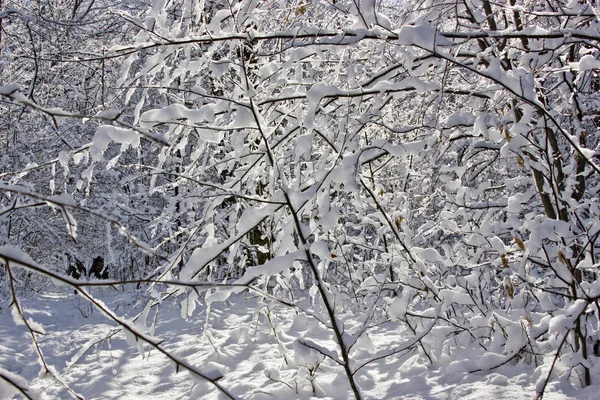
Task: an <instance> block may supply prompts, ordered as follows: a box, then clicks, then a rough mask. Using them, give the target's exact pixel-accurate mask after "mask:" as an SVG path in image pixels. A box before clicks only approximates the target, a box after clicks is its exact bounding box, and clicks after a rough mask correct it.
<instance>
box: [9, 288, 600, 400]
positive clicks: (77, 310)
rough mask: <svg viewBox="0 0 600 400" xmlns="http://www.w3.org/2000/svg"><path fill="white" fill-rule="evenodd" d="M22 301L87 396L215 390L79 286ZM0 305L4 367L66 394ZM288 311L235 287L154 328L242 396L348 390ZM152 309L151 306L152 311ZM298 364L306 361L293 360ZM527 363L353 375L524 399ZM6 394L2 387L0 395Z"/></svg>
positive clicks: (464, 394) (455, 395)
mask: <svg viewBox="0 0 600 400" xmlns="http://www.w3.org/2000/svg"><path fill="white" fill-rule="evenodd" d="M100 290H101V289H98V292H95V293H94V294H95V295H96V296H99V297H100V298H101V299H103V301H104V302H105V303H106V304H107V305H108V306H110V307H111V308H112V309H113V310H114V309H116V310H117V313H118V314H119V315H125V313H126V312H127V310H130V309H131V308H132V307H134V308H136V309H138V310H139V309H140V307H139V305H138V306H136V297H138V298H139V297H140V296H141V295H140V294H137V293H130V294H124V293H122V292H116V291H114V290H112V291H108V290H106V289H102V290H104V291H103V292H100ZM22 304H23V305H24V306H25V308H26V310H27V314H28V316H30V317H31V318H32V319H33V320H35V321H37V322H38V323H40V324H42V326H43V327H44V329H45V331H46V334H45V335H43V336H41V337H40V339H39V342H40V346H41V348H42V351H43V352H44V354H45V356H46V359H47V362H48V363H49V364H52V365H54V366H55V368H56V371H57V372H58V374H59V375H60V376H61V377H62V379H63V380H64V382H66V383H68V384H69V385H70V386H71V387H72V388H73V390H74V391H75V392H77V393H79V394H81V395H82V396H83V397H85V398H86V399H169V400H173V399H188V398H192V399H200V398H201V399H217V398H221V397H219V394H218V393H217V392H216V391H215V390H214V387H212V386H211V385H209V384H206V383H204V382H199V381H198V380H195V379H193V378H192V377H191V376H190V374H189V373H188V372H181V371H180V372H179V373H176V371H175V368H174V366H173V364H172V363H170V362H168V361H167V359H166V358H165V357H164V356H161V355H159V354H157V352H156V351H152V350H150V351H148V349H147V348H144V349H143V355H142V354H141V353H140V352H139V351H138V349H137V348H136V347H135V346H130V345H129V344H128V342H127V340H126V339H125V337H124V335H122V334H121V333H120V332H119V331H118V329H116V328H115V326H114V324H112V323H110V322H109V321H107V320H106V319H105V318H104V317H103V316H102V315H101V314H100V313H99V312H98V311H96V310H94V311H93V312H92V311H91V310H90V307H89V305H87V304H85V303H84V302H83V300H82V299H81V298H80V297H79V296H78V295H76V294H54V295H50V294H47V295H42V296H39V297H37V298H35V299H33V298H32V299H24V300H22ZM0 306H1V307H2V308H1V310H0V368H4V369H5V370H8V371H10V372H12V373H15V374H18V375H20V376H22V377H24V378H26V379H28V380H29V382H30V385H31V388H32V389H33V390H34V391H35V392H36V393H37V394H38V395H39V398H41V399H65V398H70V395H69V394H68V392H67V391H66V389H65V388H64V387H62V386H61V385H58V384H57V383H56V382H54V381H53V380H52V379H50V378H44V377H43V376H40V370H41V369H40V365H39V362H38V360H37V357H36V355H35V353H34V350H33V347H32V346H31V339H30V337H29V336H28V333H27V331H26V329H25V327H24V326H17V325H15V323H14V321H13V318H12V316H11V314H10V312H9V310H7V306H8V304H7V302H6V301H3V302H2V303H1V304H0ZM225 308H226V309H225ZM257 309H260V310H261V311H260V312H258V313H257V312H256V310H257ZM125 316H126V315H125ZM293 316H294V311H293V310H290V309H277V310H272V309H271V310H269V309H267V308H266V307H262V308H261V306H260V305H257V301H256V300H255V299H248V298H244V297H243V296H240V297H237V298H233V297H232V298H230V300H229V302H226V303H221V304H213V308H212V309H211V311H210V313H209V314H208V319H207V310H206V308H200V307H199V309H197V310H196V312H195V313H194V315H193V316H192V317H190V318H189V319H188V320H184V319H182V318H181V311H180V308H179V305H177V304H176V302H175V301H171V302H165V303H163V304H162V305H161V307H160V310H159V314H158V319H157V326H156V330H155V332H153V335H154V336H157V337H160V338H161V339H164V340H165V348H167V349H169V350H171V351H172V352H173V353H174V354H176V355H177V356H179V357H181V358H184V359H185V360H187V361H188V362H190V363H191V364H193V365H195V366H197V367H199V368H200V370H202V371H203V372H205V373H209V372H210V373H220V374H223V375H224V377H223V379H221V380H220V381H219V383H221V384H222V385H223V386H224V387H226V388H227V389H228V390H229V391H230V393H232V394H233V395H235V396H237V397H239V398H244V399H293V398H310V397H316V398H332V399H347V398H349V396H350V393H349V392H348V388H347V387H346V386H347V385H346V383H345V380H344V376H343V373H342V370H341V368H340V367H338V366H335V365H330V364H328V363H327V362H323V363H321V364H320V365H319V367H318V368H317V369H316V372H315V371H314V368H313V370H310V368H309V367H310V365H311V363H312V365H314V362H315V360H311V359H310V358H311V355H310V354H308V353H307V354H305V355H302V352H296V353H295V354H294V351H292V350H291V349H293V348H294V346H295V344H294V342H295V339H296V338H298V337H301V336H303V332H308V331H310V332H311V333H312V334H313V335H312V336H313V337H314V332H315V331H316V330H317V329H319V328H318V326H317V325H315V324H313V323H311V322H310V321H308V320H304V321H303V320H302V319H296V321H295V323H292V319H293ZM153 317H154V315H153V313H151V315H150V317H149V320H151V319H152V318H153ZM277 339H278V340H277ZM325 343H326V342H325ZM296 345H297V344H296ZM365 345H368V344H365ZM317 361H318V360H317ZM303 364H304V365H307V366H309V367H307V368H304V367H300V368H298V366H299V365H303ZM531 371H532V368H531V367H530V366H527V365H517V366H507V367H505V368H504V369H499V370H497V371H495V372H494V373H490V374H459V373H453V374H443V373H442V372H441V371H440V370H435V369H431V368H429V367H427V366H426V365H423V364H422V362H420V361H419V360H418V359H417V358H416V357H404V358H402V357H399V358H396V359H394V358H388V359H386V360H385V361H382V362H378V363H373V364H371V365H370V366H369V367H367V368H364V369H363V370H361V372H360V373H359V374H358V377H357V381H358V382H359V385H360V386H361V389H362V390H363V393H364V395H365V398H369V399H423V400H425V399H440V400H478V399H494V400H503V399H506V400H509V399H510V400H525V399H527V400H529V399H532V398H533V397H534V396H535V392H534V389H533V386H532V384H531V379H530V378H531V376H530V374H531ZM559 389H561V388H557V387H555V386H551V391H550V392H549V393H548V394H547V395H546V396H545V399H549V400H563V399H570V398H578V399H586V400H592V399H595V398H597V397H596V394H597V393H595V392H597V390H595V389H597V386H596V387H591V388H588V389H587V390H582V391H577V392H574V391H571V392H567V394H564V392H563V391H561V390H559ZM562 389H563V390H567V389H566V388H564V387H563V388H562ZM0 390H1V389H0ZM5 398H7V395H6V393H5V394H4V395H3V393H1V392H0V399H5Z"/></svg>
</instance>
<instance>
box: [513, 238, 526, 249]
mask: <svg viewBox="0 0 600 400" xmlns="http://www.w3.org/2000/svg"><path fill="white" fill-rule="evenodd" d="M515 243H516V244H517V246H519V248H520V249H521V250H523V251H525V245H524V244H523V241H522V240H521V239H519V238H518V237H516V236H515Z"/></svg>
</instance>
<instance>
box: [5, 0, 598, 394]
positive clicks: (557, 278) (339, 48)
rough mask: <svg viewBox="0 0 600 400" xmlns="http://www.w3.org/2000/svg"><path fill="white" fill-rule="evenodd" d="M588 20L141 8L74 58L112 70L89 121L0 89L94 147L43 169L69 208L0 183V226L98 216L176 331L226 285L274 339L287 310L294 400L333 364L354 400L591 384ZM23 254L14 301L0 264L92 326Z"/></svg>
mask: <svg viewBox="0 0 600 400" xmlns="http://www.w3.org/2000/svg"><path fill="white" fill-rule="evenodd" d="M599 12H600V7H599V6H598V5H596V3H595V2H594V1H588V2H584V1H569V2H566V1H545V2H540V1H517V0H506V1H496V2H490V1H488V0H477V1H476V0H464V1H448V2H439V1H403V2H401V3H398V2H388V1H383V2H373V1H368V0H365V1H346V0H337V1H332V2H327V1H323V2H311V3H308V2H301V1H269V0H266V1H260V2H259V1H253V0H244V1H230V2H227V1H224V0H223V1H209V2H205V1H195V0H186V1H167V0H162V1H158V0H157V1H153V2H152V4H150V5H149V6H148V9H147V10H142V11H138V10H134V11H131V12H129V13H127V12H124V11H121V12H120V18H121V19H122V20H124V21H126V22H127V26H129V27H130V29H135V31H136V35H135V36H134V37H133V36H132V37H131V38H130V42H129V43H128V42H123V41H121V44H114V45H113V43H114V42H111V43H110V46H106V47H105V50H103V54H102V56H100V57H97V56H83V57H82V59H81V62H84V61H85V62H95V61H96V60H99V61H96V62H113V61H114V60H118V62H119V63H120V64H122V70H121V71H120V74H119V76H118V78H117V77H115V80H114V81H111V82H110V84H107V85H106V93H105V92H104V91H103V92H102V93H105V94H103V96H107V98H109V99H111V100H110V102H105V101H102V102H101V103H102V104H100V103H98V102H96V103H94V104H95V108H94V112H98V111H99V112H98V113H97V114H92V113H87V112H84V111H82V109H83V108H82V109H80V108H70V107H67V106H65V105H59V106H60V107H61V109H60V110H59V109H57V108H55V106H53V107H54V108H50V107H45V106H42V105H40V104H38V103H35V102H33V101H32V100H31V98H30V97H29V98H28V97H27V91H26V90H25V89H22V88H19V87H18V86H15V85H13V84H7V85H5V86H3V87H2V88H0V94H2V96H3V97H4V99H5V101H6V102H8V103H10V106H11V107H21V108H23V109H26V110H27V112H29V113H33V114H42V115H46V116H48V117H49V118H51V119H52V120H53V123H54V125H48V126H53V127H54V128H52V129H59V128H57V127H64V125H61V124H75V125H77V124H83V123H84V121H83V120H81V117H84V116H85V117H89V118H90V120H91V121H88V122H85V125H84V126H86V127H87V128H86V129H91V128H90V127H93V129H94V132H93V134H90V135H89V136H81V137H82V138H87V139H85V140H87V142H86V144H84V143H83V141H84V139H80V140H81V141H82V143H81V145H80V147H77V148H73V149H70V150H63V153H60V154H54V155H52V154H51V150H49V149H48V148H45V149H40V150H38V151H39V152H40V154H43V155H44V157H46V158H51V157H58V158H57V160H58V161H56V162H58V163H59V164H60V165H61V166H62V168H63V169H64V170H65V171H67V170H69V169H70V168H71V169H73V170H77V168H75V167H74V164H77V165H79V164H80V163H83V167H81V168H82V171H81V172H78V173H80V174H81V176H80V177H78V178H77V180H78V181H79V182H81V183H80V184H79V186H78V189H80V190H87V192H86V193H87V195H86V196H87V197H86V198H85V199H81V200H80V199H78V198H77V196H73V197H69V198H64V197H60V198H50V197H48V195H47V194H45V193H44V190H47V189H46V188H45V187H44V188H42V186H40V185H39V182H37V181H35V180H34V179H33V178H31V177H32V175H35V174H32V173H29V174H28V175H25V174H20V175H18V177H19V179H16V180H15V179H14V178H12V176H10V177H8V176H7V175H0V179H3V182H2V190H3V196H4V197H3V199H2V204H3V205H6V206H7V209H6V211H5V212H4V215H10V214H11V213H13V210H12V209H11V208H10V207H14V206H10V204H15V205H20V204H23V206H25V205H27V206H28V207H31V206H36V207H41V206H45V204H46V203H49V204H50V206H53V207H57V206H58V207H60V208H61V209H62V210H63V212H64V215H65V216H66V218H67V221H68V226H69V229H68V230H67V232H69V230H73V227H74V224H75V221H76V220H77V218H76V217H74V216H73V215H72V214H70V213H69V211H72V209H77V210H92V211H94V213H93V215H94V217H95V218H97V220H98V221H100V222H101V223H103V224H105V223H106V222H107V221H108V222H109V224H108V228H107V229H108V233H107V234H105V235H103V236H102V237H100V238H99V240H107V238H108V239H109V242H110V241H112V240H113V239H112V238H113V233H112V231H111V230H113V229H114V227H115V226H116V227H118V228H119V229H120V232H121V233H123V234H124V238H125V239H127V240H128V241H129V243H131V245H132V246H134V247H135V246H138V247H140V248H142V249H144V250H145V251H147V252H148V253H151V254H153V256H152V257H151V261H150V265H153V266H157V267H156V269H155V270H154V271H152V273H151V275H148V276H147V277H146V278H145V279H142V280H141V281H143V282H146V283H148V284H149V285H150V287H151V293H152V296H153V298H152V301H151V302H150V303H149V306H148V307H155V306H158V305H159V304H160V302H161V301H162V300H163V299H165V298H167V297H173V296H175V297H177V298H178V299H180V301H181V304H182V306H183V310H182V314H183V315H184V316H187V317H194V310H195V308H196V305H197V304H198V303H199V302H200V303H203V304H205V305H206V306H207V307H209V308H210V306H211V304H214V303H215V302H220V301H225V300H227V299H228V298H229V297H230V296H231V295H232V294H234V293H241V292H246V291H247V292H249V293H251V294H252V295H255V296H258V297H260V298H261V299H262V302H263V305H264V306H263V307H261V308H260V310H259V311H257V312H259V313H268V316H269V320H270V321H271V322H272V319H271V318H272V315H276V314H277V313H278V312H279V310H280V309H281V308H292V309H294V311H295V312H296V314H297V318H298V320H301V321H309V322H313V324H312V325H311V327H312V328H311V329H310V330H305V331H302V332H301V333H297V332H296V333H295V335H296V336H295V337H293V339H294V341H293V343H292V344H290V342H289V341H287V340H286V338H287V337H289V335H290V333H289V332H283V331H281V330H280V328H278V326H277V324H276V323H273V322H272V323H273V335H274V337H275V339H276V340H278V341H279V343H280V348H281V353H282V354H281V358H282V365H285V368H286V369H288V370H291V371H292V372H291V373H289V371H288V373H287V374H286V378H285V379H288V382H290V383H286V382H285V381H282V382H281V385H287V386H288V387H289V388H290V390H292V391H295V393H296V394H302V393H305V392H306V393H313V394H315V395H317V396H318V395H319V394H320V392H319V391H320V390H322V389H321V388H320V387H319V386H318V385H315V384H314V381H312V380H310V379H305V377H306V374H307V371H308V372H309V373H310V375H311V376H313V375H315V374H316V375H317V376H318V374H319V369H320V368H328V369H332V368H333V369H338V370H339V376H340V377H343V379H337V380H336V381H335V382H334V383H335V384H336V385H338V386H340V387H341V389H340V390H341V391H342V392H344V393H345V392H347V393H348V394H352V395H353V396H354V397H356V398H361V397H363V395H364V394H363V393H364V390H365V389H363V388H361V384H360V382H361V379H363V378H364V377H365V375H366V371H367V370H368V369H369V368H370V367H371V366H373V365H374V364H376V363H382V362H388V361H389V360H392V359H393V360H394V361H395V362H398V363H402V362H403V361H404V360H409V359H410V360H414V359H415V357H416V359H418V360H419V361H420V362H423V363H425V364H428V365H431V366H432V367H436V368H441V369H446V370H447V371H453V372H455V371H472V372H481V371H492V370H494V369H495V368H498V367H500V366H502V365H505V364H507V363H518V362H521V363H526V364H530V365H531V369H532V370H533V371H535V372H534V377H535V379H536V382H537V390H538V394H539V396H540V397H541V396H543V393H544V391H545V389H546V386H547V384H548V382H549V381H551V380H563V381H564V382H566V383H568V384H571V385H573V386H575V387H584V386H587V385H590V384H592V383H593V377H594V376H595V375H597V372H598V366H597V364H598V363H597V360H598V358H597V356H598V354H597V352H598V340H599V339H600V338H598V335H597V333H596V332H597V331H598V329H599V328H600V327H599V326H598V313H599V312H600V310H599V309H598V306H599V304H598V299H599V298H600V289H599V287H598V285H599V283H598V276H597V273H596V270H597V268H598V260H597V258H598V255H599V254H598V251H599V248H598V246H599V245H598V243H597V242H598V236H599V234H600V226H599V222H598V215H599V214H600V210H599V208H600V206H599V204H598V183H599V180H598V174H599V173H600V163H599V160H598V150H597V147H598V132H597V130H598V127H599V124H600V122H599V119H598V118H599V117H598V115H597V113H598V112H597V107H598V105H597V104H598V103H597V97H598V94H597V92H598V88H599V87H600V84H599V81H598V79H599V78H598V76H597V73H598V71H599V69H600V61H599V58H600V54H598V48H597V47H598V41H599V39H600V31H599V26H598V23H599V20H598V15H600V14H598V13H599ZM4 40H5V42H6V36H4ZM32 59H34V60H35V59H36V57H35V56H34V57H33V58H32ZM112 65H114V64H112ZM56 98H57V99H60V98H61V97H60V96H57V97H56ZM76 107H77V106H76ZM81 107H83V106H81ZM86 110H87V109H86ZM63 120H64V121H68V122H63ZM77 126H80V125H77ZM47 129H50V128H47ZM81 129H82V128H81ZM56 162H55V163H56ZM103 170H104V171H105V170H108V171H114V172H112V173H110V174H109V175H111V176H114V177H115V181H114V182H113V181H110V180H106V179H101V178H97V177H96V175H97V174H98V175H99V174H102V173H104V172H100V171H103ZM33 171H34V172H35V171H37V170H36V169H34V170H33ZM40 171H41V170H40ZM77 171H79V170H77ZM92 171H96V172H94V173H93V174H92ZM39 173H40V174H43V172H39ZM42 176H43V175H42ZM11 179H13V180H11ZM111 184H112V185H113V186H111ZM96 186H99V187H100V188H101V193H98V192H96V193H95V192H94V190H95V189H94V188H95V187H96ZM55 190H58V189H55ZM108 192H110V195H108ZM60 193H68V191H64V192H60ZM103 194H105V195H104V196H103ZM15 199H18V200H15ZM40 202H43V203H42V204H40ZM86 202H87V203H86ZM115 204H119V205H120V206H119V207H115V206H114V205H115ZM96 205H99V206H100V207H102V209H101V212H97V210H94V209H91V207H92V206H93V207H96ZM140 208H143V209H144V211H143V213H140V214H138V213H137V212H138V211H139V209H140ZM142 214H143V216H141V215H142ZM136 215H137V217H136ZM4 218H7V217H6V216H4ZM136 218H140V220H139V221H136ZM70 233H73V232H70ZM142 235H143V236H142ZM4 237H5V238H6V242H7V243H8V244H14V243H13V242H12V240H13V238H12V236H11V235H10V234H9V235H5V236H4ZM115 240H116V239H115ZM143 242H145V243H143ZM108 245H109V246H108V247H109V248H111V249H113V250H112V251H113V252H116V253H118V254H123V253H124V252H126V251H125V250H124V249H125V247H123V246H126V245H125V244H123V245H122V247H117V248H115V247H114V246H112V245H111V243H108ZM21 250H25V251H27V250H28V249H26V248H23V246H21ZM21 250H15V249H14V248H12V247H4V248H2V250H1V252H0V258H1V259H2V260H4V261H3V262H4V264H5V265H6V266H7V270H8V271H9V276H8V278H7V279H8V280H9V281H10V282H11V285H12V282H13V281H12V277H11V275H10V271H11V270H12V265H13V264H14V265H20V266H22V267H24V269H25V270H33V271H36V272H38V273H42V274H46V275H50V276H53V277H54V278H55V279H59V280H61V281H62V282H63V283H67V284H69V285H71V286H75V287H76V288H78V289H79V290H80V293H82V294H83V295H84V296H85V297H86V298H87V299H89V300H90V301H91V302H92V303H93V304H94V305H95V306H97V307H99V308H101V309H103V310H104V311H105V312H107V313H108V310H106V309H105V307H104V306H103V305H102V304H101V303H99V302H97V301H96V300H95V299H94V297H93V296H92V295H90V294H89V292H88V291H86V290H85V289H84V287H85V286H86V285H87V283H81V282H76V281H73V280H70V279H64V278H59V277H57V276H56V274H55V273H52V272H51V270H49V269H48V268H47V267H45V266H41V265H40V262H42V263H43V262H44V259H42V258H41V257H42V255H41V254H40V255H39V256H38V255H37V254H35V256H36V261H33V260H31V259H29V258H27V257H26V256H25V255H24V254H23V253H22V252H21ZM128 251H130V250H127V252H128ZM28 252H29V253H31V251H28ZM127 254H129V253H127ZM32 255H34V254H32ZM148 272H149V273H150V271H148ZM134 277H135V278H137V277H139V275H137V276H134ZM134 282H138V281H137V280H134ZM15 304H16V303H15ZM232 307H234V305H233V306H232ZM265 310H267V311H265ZM271 313H272V315H271ZM109 316H110V318H112V319H113V320H114V321H115V322H116V323H117V324H119V325H120V326H121V327H122V329H123V331H124V332H129V334H133V335H134V336H135V337H136V339H137V340H138V341H139V342H140V343H141V342H143V343H146V344H147V345H150V346H151V347H153V348H156V349H158V351H159V352H162V353H164V354H167V355H168V356H169V357H170V359H171V360H172V361H173V362H175V363H176V364H177V366H178V367H180V368H184V369H188V370H189V371H191V372H192V374H193V375H195V376H196V377H199V378H200V380H201V381H205V382H208V383H209V384H208V385H207V386H204V385H199V388H198V389H197V390H196V392H195V395H197V396H201V395H202V394H204V392H203V390H208V391H210V390H217V391H220V392H221V393H222V394H223V395H225V396H228V397H232V398H235V397H244V395H245V392H243V389H242V386H240V385H236V384H235V382H232V381H229V380H228V379H227V375H225V376H224V377H222V376H221V375H215V374H212V373H208V372H206V371H203V370H202V368H200V367H198V366H192V365H189V364H187V363H186V362H185V360H182V359H179V358H177V357H176V356H175V355H173V354H171V353H169V352H168V351H167V350H166V349H165V348H164V347H162V346H161V343H160V342H159V341H157V340H155V339H154V338H151V337H149V336H147V335H146V333H145V332H144V331H143V329H141V328H139V323H140V321H138V322H136V323H137V325H133V324H130V323H129V322H127V321H125V320H123V319H122V318H120V317H118V316H117V315H115V314H114V313H109ZM147 316H148V311H147V310H146V311H145V313H143V314H142V317H144V318H145V317H147ZM144 318H140V320H142V322H143V319H144ZM390 326H393V329H390V328H389V327H390ZM207 329H210V327H208V328H207ZM390 331H393V332H394V337H393V339H389V335H390ZM32 336H35V334H34V333H33V331H32ZM383 338H385V340H383ZM383 343H385V345H383ZM411 362H413V361H411ZM303 379H304V380H303ZM291 382H295V384H291ZM291 393H292V392H291Z"/></svg>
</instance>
